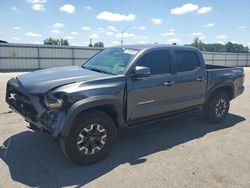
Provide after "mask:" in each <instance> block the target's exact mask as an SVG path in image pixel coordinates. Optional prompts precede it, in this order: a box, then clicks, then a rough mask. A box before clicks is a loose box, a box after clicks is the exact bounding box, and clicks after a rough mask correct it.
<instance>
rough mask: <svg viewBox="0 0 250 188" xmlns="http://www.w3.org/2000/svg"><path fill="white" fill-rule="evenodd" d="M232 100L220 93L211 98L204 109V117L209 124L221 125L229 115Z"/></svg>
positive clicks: (225, 94)
mask: <svg viewBox="0 0 250 188" xmlns="http://www.w3.org/2000/svg"><path fill="white" fill-rule="evenodd" d="M229 106H230V99H229V97H228V95H227V93H225V92H223V91H218V92H216V93H215V94H214V95H212V96H211V97H210V99H209V100H208V101H207V103H206V104H205V107H204V116H205V118H206V120H207V121H208V122H211V123H220V122H222V121H223V120H224V119H225V118H226V117H227V115H228V110H229Z"/></svg>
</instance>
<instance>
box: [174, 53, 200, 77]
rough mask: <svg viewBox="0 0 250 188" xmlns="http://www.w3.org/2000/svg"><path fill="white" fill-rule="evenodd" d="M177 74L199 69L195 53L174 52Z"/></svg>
mask: <svg viewBox="0 0 250 188" xmlns="http://www.w3.org/2000/svg"><path fill="white" fill-rule="evenodd" d="M175 56H176V67H177V72H186V71H192V70H195V69H197V68H199V67H200V62H199V58H198V56H197V54H196V52H192V51H175Z"/></svg>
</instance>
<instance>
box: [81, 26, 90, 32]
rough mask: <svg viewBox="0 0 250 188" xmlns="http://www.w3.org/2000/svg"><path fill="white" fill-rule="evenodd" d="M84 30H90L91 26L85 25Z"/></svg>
mask: <svg viewBox="0 0 250 188" xmlns="http://www.w3.org/2000/svg"><path fill="white" fill-rule="evenodd" d="M82 30H85V31H89V30H90V27H88V26H84V27H82Z"/></svg>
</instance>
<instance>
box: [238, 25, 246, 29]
mask: <svg viewBox="0 0 250 188" xmlns="http://www.w3.org/2000/svg"><path fill="white" fill-rule="evenodd" d="M238 28H239V29H246V28H247V26H246V25H240V26H239V27H238Z"/></svg>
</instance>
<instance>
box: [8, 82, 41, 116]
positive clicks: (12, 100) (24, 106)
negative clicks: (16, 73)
mask: <svg viewBox="0 0 250 188" xmlns="http://www.w3.org/2000/svg"><path fill="white" fill-rule="evenodd" d="M6 101H7V103H8V104H9V105H10V107H12V108H14V110H16V111H17V112H19V113H20V114H21V115H23V116H24V117H26V118H28V119H30V120H32V121H36V115H37V111H36V109H35V108H34V106H33V105H32V103H31V100H30V99H29V97H28V96H26V95H25V94H23V93H22V92H21V91H19V90H18V89H16V88H15V87H13V86H11V85H10V84H9V83H8V84H7V93H6Z"/></svg>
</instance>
